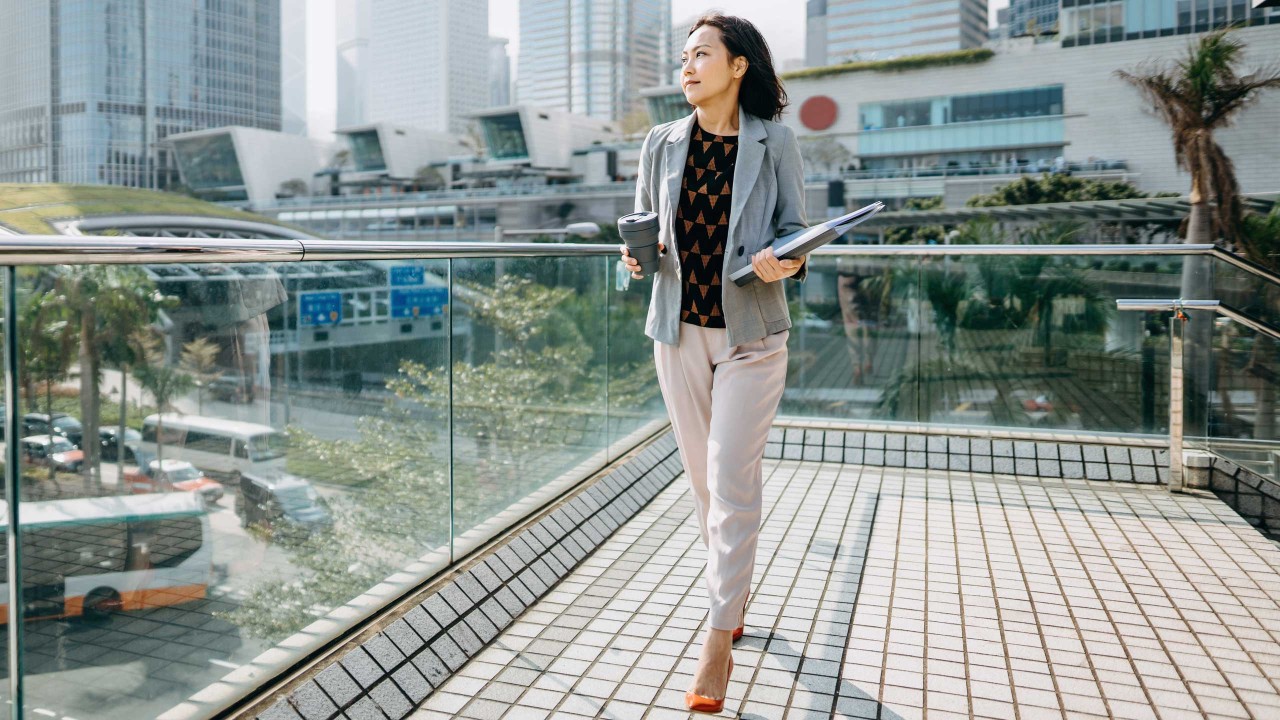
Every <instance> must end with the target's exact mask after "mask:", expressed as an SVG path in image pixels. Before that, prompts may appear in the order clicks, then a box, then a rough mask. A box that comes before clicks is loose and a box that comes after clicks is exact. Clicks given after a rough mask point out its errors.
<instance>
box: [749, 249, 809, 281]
mask: <svg viewBox="0 0 1280 720" xmlns="http://www.w3.org/2000/svg"><path fill="white" fill-rule="evenodd" d="M807 257H808V256H807V255H802V256H800V257H798V258H795V259H794V260H779V259H778V258H777V257H776V256H775V255H774V254H773V247H766V248H765V249H763V250H761V251H760V252H758V253H756V254H755V255H752V256H751V268H752V269H753V270H755V273H756V277H758V278H760V279H761V280H763V281H765V282H776V281H778V280H781V279H782V278H786V277H791V276H792V275H795V274H796V273H797V272H799V271H800V266H801V265H804V261H805V259H806V258H807Z"/></svg>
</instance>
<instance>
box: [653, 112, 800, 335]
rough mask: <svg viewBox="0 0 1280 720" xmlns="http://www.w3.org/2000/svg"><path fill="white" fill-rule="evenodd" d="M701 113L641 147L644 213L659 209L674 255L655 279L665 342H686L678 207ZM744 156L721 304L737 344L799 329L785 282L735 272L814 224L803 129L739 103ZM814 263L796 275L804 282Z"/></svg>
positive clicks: (657, 323) (658, 327) (663, 235)
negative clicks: (808, 207)
mask: <svg viewBox="0 0 1280 720" xmlns="http://www.w3.org/2000/svg"><path fill="white" fill-rule="evenodd" d="M695 114H696V113H690V114H689V117H687V118H683V119H681V120H673V121H672V122H669V123H664V124H662V125H658V126H655V127H654V128H653V129H651V130H650V131H649V134H648V136H646V137H645V139H644V145H643V146H642V147H641V149H640V173H639V176H638V177H637V178H636V206H635V209H636V212H639V211H642V210H643V211H649V212H656V213H658V227H659V234H658V238H659V239H660V240H661V241H662V242H663V243H664V244H665V245H666V247H667V252H666V254H664V255H663V257H662V259H661V262H660V263H659V267H658V272H657V273H656V274H655V275H654V278H653V294H652V296H651V298H650V300H649V317H648V319H647V320H646V321H645V326H644V332H645V334H646V335H648V336H649V337H651V338H653V339H654V340H656V341H658V342H664V343H667V344H668V345H678V344H679V342H680V292H681V277H680V261H679V260H678V258H679V253H677V252H672V251H673V250H675V249H676V234H675V227H676V225H675V222H676V204H677V202H678V201H679V192H680V180H681V178H682V177H683V175H684V168H685V163H686V160H687V158H688V154H689V136H690V134H691V131H692V128H693V122H694V117H695ZM738 143H739V144H738V158H737V166H736V168H735V169H734V174H733V192H732V194H731V197H732V202H731V203H730V205H729V239H728V245H726V247H725V251H724V268H722V270H721V272H720V277H721V278H725V280H724V282H723V283H722V285H721V304H722V306H723V308H722V309H723V311H724V319H725V327H726V329H727V330H728V338H727V339H728V341H729V345H731V346H732V345H741V344H743V343H748V342H751V341H753V340H759V339H761V338H763V337H765V336H766V335H772V334H773V333H776V332H781V331H783V330H786V329H787V328H790V327H791V316H790V313H789V311H788V309H787V298H786V293H785V292H784V290H783V287H782V285H783V283H782V281H781V280H779V281H776V282H769V283H767V282H763V281H760V280H756V281H755V282H752V283H751V284H749V285H747V286H745V287H738V286H737V285H736V284H734V283H733V282H732V281H729V280H727V278H728V276H729V275H730V274H731V273H733V272H735V271H736V270H737V269H738V268H740V267H743V266H744V265H749V264H751V256H752V255H753V254H755V253H756V252H758V251H759V250H761V249H763V248H764V247H765V246H766V245H767V244H768V243H769V242H771V241H772V240H773V239H774V238H777V237H779V236H782V235H786V234H788V233H792V232H795V231H796V230H799V229H801V228H804V227H807V226H808V222H807V221H806V220H805V214H804V171H803V169H802V167H801V161H800V145H799V143H798V142H797V141H796V135H795V132H794V131H792V129H791V128H789V127H787V126H786V125H783V124H782V123H776V122H772V121H770V120H762V119H760V118H758V117H756V116H754V115H752V114H751V113H748V112H746V111H745V110H743V109H742V107H741V106H739V107H738ZM807 270H808V263H805V264H804V265H802V266H801V267H800V270H799V271H798V272H797V273H796V274H795V275H793V276H792V278H794V279H795V280H804V276H805V275H806V274H807Z"/></svg>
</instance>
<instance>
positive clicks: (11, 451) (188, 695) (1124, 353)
mask: <svg viewBox="0 0 1280 720" xmlns="http://www.w3.org/2000/svg"><path fill="white" fill-rule="evenodd" d="M616 252H617V249H616V248H615V247H614V246H610V245H559V244H515V243H510V244H508V243H503V244H486V243H458V244H448V243H444V244H441V243H426V242H398V243H395V244H394V245H384V246H377V245H371V244H370V243H367V242H345V241H333V240H312V239H300V240H269V241H268V240H263V241H253V240H233V241H220V240H200V241H199V242H195V241H190V240H182V239H174V238H132V237H42V236H23V237H14V238H4V239H3V240H0V265H3V266H4V267H5V272H4V276H3V282H4V302H5V313H4V317H5V318H6V319H15V320H16V322H8V323H6V327H5V331H6V334H5V350H6V403H7V404H6V406H5V411H4V421H5V432H6V435H5V441H6V443H7V445H6V453H5V457H6V458H7V461H6V468H5V492H6V495H5V497H6V498H7V499H9V500H10V502H9V503H8V505H7V507H6V512H7V526H6V536H7V540H8V553H7V555H6V559H7V561H8V562H7V568H6V571H7V573H8V585H7V586H6V587H5V588H4V590H3V591H4V593H6V595H7V603H8V609H9V610H8V615H7V618H8V619H10V620H16V619H17V618H18V617H19V616H22V617H26V618H29V619H31V620H32V622H12V621H11V622H10V623H9V628H8V631H9V664H8V668H9V669H10V673H11V677H10V678H9V685H8V687H9V693H10V694H9V695H8V696H7V699H10V700H12V701H13V702H14V703H15V705H16V706H17V707H20V708H26V710H25V711H24V712H25V713H27V715H28V716H30V717H36V716H41V715H44V714H45V713H54V714H56V715H59V716H63V715H65V716H70V717H78V718H86V717H94V718H138V717H156V716H163V715H164V714H165V713H167V712H170V711H171V709H172V708H174V707H176V706H178V705H180V704H183V703H186V702H187V701H188V700H189V699H192V698H195V700H192V702H191V703H190V704H189V705H188V706H197V707H200V708H204V709H207V710H208V712H209V713H214V712H216V711H217V710H218V709H219V708H222V707H225V706H227V705H228V704H230V703H232V702H235V701H236V700H237V699H238V698H239V697H241V696H243V695H245V694H247V693H250V692H251V691H253V690H254V689H255V688H256V687H258V686H259V685H261V684H262V683H264V682H267V681H268V680H269V679H271V678H273V677H276V676H278V675H279V674H280V673H282V672H284V671H285V670H287V669H288V668H289V667H291V666H293V665H294V664H296V663H298V662H299V661H300V660H301V659H303V658H304V657H306V656H307V655H308V654H310V653H312V652H315V651H316V650H317V649H319V648H322V647H325V646H328V645H330V644H332V643H333V642H334V641H335V639H337V638H340V637H342V635H343V634H344V633H346V632H348V631H349V630H350V629H351V628H352V627H353V626H355V625H356V624H358V623H360V622H361V621H362V620H363V619H365V618H368V617H370V616H371V615H372V614H373V613H375V612H377V611H378V610H379V609H380V608H383V607H385V606H386V605H388V604H389V603H392V602H394V601H395V600H396V599H398V598H400V597H403V596H404V595H405V594H406V593H408V592H411V591H412V590H413V589H414V588H417V587H419V586H421V585H422V584H423V583H424V582H426V581H428V580H429V579H431V578H433V577H435V576H437V575H439V574H440V573H441V572H443V571H445V570H447V569H448V568H449V567H450V566H451V565H453V563H454V562H455V561H456V560H457V559H458V558H460V557H463V556H465V555H466V554H467V553H469V552H471V551H473V550H475V549H476V548H478V547H480V546H482V545H483V544H485V543H486V542H488V541H490V540H491V539H493V538H495V537H496V536H498V535H500V534H502V533H504V532H505V531H506V530H508V529H509V528H511V527H512V526H514V525H516V524H518V523H520V522H521V521H522V520H523V519H524V518H527V517H529V516H530V515H531V514H533V513H535V512H537V511H538V510H539V509H541V508H543V507H545V506H546V505H547V504H548V503H549V502H552V501H554V500H555V498H556V497H558V496H559V495H561V494H562V493H564V492H565V491H567V490H569V489H571V488H572V487H574V486H575V485H576V484H577V483H579V482H580V481H581V480H582V479H584V478H586V477H588V476H589V475H591V474H592V473H593V472H595V471H597V470H598V469H600V468H601V467H603V466H604V465H606V464H607V463H609V462H610V461H611V460H613V459H616V458H618V457H619V456H621V455H622V454H624V453H626V452H627V451H629V450H631V449H632V448H634V447H635V446H636V445H637V444H639V443H640V442H642V441H643V440H644V439H645V438H647V437H650V436H651V435H652V434H653V433H654V432H655V431H656V430H658V429H660V428H661V427H663V425H664V424H665V422H666V411H665V408H664V407H663V405H662V402H661V398H660V394H659V392H658V389H657V383H656V380H655V378H654V374H653V369H652V359H651V358H652V350H651V343H650V341H649V340H648V339H647V338H645V337H644V335H643V319H644V317H645V313H646V309H647V305H648V298H649V286H648V282H647V281H642V282H630V283H629V287H628V283H627V282H626V281H625V276H623V275H620V274H619V273H618V268H617V265H616ZM301 262H307V263H309V264H310V266H311V270H312V271H311V272H308V273H306V276H307V277H306V278H305V279H300V278H298V277H294V275H296V274H293V273H289V272H286V270H287V269H288V268H290V267H291V266H292V264H296V263H301ZM182 263H185V264H191V265H192V266H196V265H200V266H207V267H203V270H204V271H203V272H200V273H180V272H179V273H173V274H172V277H174V278H177V277H181V280H176V279H166V278H167V277H169V276H167V275H166V274H165V273H164V272H144V271H143V270H142V269H141V268H139V267H138V266H147V267H148V269H150V270H157V269H162V268H163V267H164V266H172V265H174V264H182ZM811 263H812V265H811V268H810V271H809V273H810V274H809V278H808V279H807V280H806V281H805V282H804V283H803V284H792V285H790V287H789V292H790V293H791V295H792V297H793V300H792V319H793V323H794V327H793V328H792V330H791V337H790V340H789V348H790V357H791V367H790V374H789V379H788V385H787V391H786V394H785V395H784V397H783V401H782V407H781V410H780V414H781V415H783V416H787V417H792V418H807V419H817V420H821V421H824V422H829V423H832V424H836V425H849V424H852V423H857V422H859V421H875V422H877V423H879V424H884V423H895V422H902V423H912V424H919V423H927V424H931V425H937V426H965V427H967V428H969V429H972V428H975V427H978V428H993V429H994V428H1004V429H1008V428H1014V429H1020V430H1035V431H1038V432H1064V433H1071V434H1075V435H1079V434H1082V433H1083V434H1116V433H1122V434H1132V435H1146V436H1159V437H1167V436H1168V432H1169V428H1168V424H1167V418H1168V415H1169V377H1170V369H1169V357H1170V355H1169V351H1168V348H1169V345H1168V343H1169V337H1168V335H1167V333H1166V332H1165V330H1163V328H1167V327H1168V326H1167V320H1166V316H1167V313H1163V314H1162V313H1160V312H1156V311H1151V312H1130V313H1117V312H1116V311H1115V307H1116V300H1117V299H1122V298H1168V297H1189V295H1188V293H1189V292H1203V293H1204V297H1203V298H1199V299H1221V300H1223V301H1224V302H1228V303H1230V304H1231V305H1233V306H1235V307H1237V308H1238V309H1240V310H1241V311H1242V312H1244V313H1246V314H1247V315H1248V316H1249V317H1252V318H1255V319H1258V320H1262V321H1264V322H1270V323H1273V324H1274V323H1275V322H1276V318H1275V317H1274V316H1275V315H1276V314H1277V313H1280V304H1278V303H1276V302H1275V300H1276V293H1277V292H1280V290H1277V287H1278V286H1280V281H1278V279H1277V278H1276V277H1275V276H1274V275H1272V274H1270V273H1268V272H1266V271H1264V270H1261V269H1260V268H1257V267H1254V266H1253V265H1251V264H1249V263H1247V262H1244V261H1241V260H1239V259H1238V258H1235V257H1234V256H1231V255H1228V254H1226V253H1223V252H1222V251H1220V250H1217V249H1215V248H1214V247H1212V246H1202V245H1143V246H1116V245H1106V246H1092V245H1089V246H1063V245H1044V246H1034V245H1031V246H1028V245H1019V246H1003V245H1001V246H996V245H992V246H840V247H827V248H823V249H822V250H819V251H817V252H815V254H814V256H813V257H812V258H811ZM231 265H235V266H236V267H238V268H240V269H241V270H242V272H225V271H224V272H219V271H218V268H219V267H230V266H231ZM326 268H331V269H332V271H333V272H332V273H331V274H327V273H326ZM1197 322H1198V320H1197V318H1196V317H1194V316H1193V317H1192V319H1191V323H1192V325H1190V326H1188V337H1189V338H1193V339H1194V338H1203V337H1204V333H1205V331H1207V332H1208V335H1207V337H1208V340H1207V342H1199V341H1189V342H1188V346H1189V348H1188V354H1187V356H1186V367H1187V368H1188V372H1187V388H1186V392H1187V395H1186V397H1185V402H1186V406H1187V409H1188V411H1187V428H1188V430H1187V435H1188V437H1189V438H1191V439H1192V440H1193V441H1194V442H1200V441H1203V443H1204V444H1205V445H1206V446H1207V447H1208V448H1209V449H1211V450H1214V451H1217V452H1220V453H1223V454H1226V455H1229V456H1231V455H1232V454H1233V453H1234V454H1235V455H1234V456H1235V457H1239V458H1241V459H1242V460H1243V461H1252V459H1253V458H1256V457H1262V458H1263V459H1264V460H1265V462H1263V461H1259V463H1256V464H1257V466H1258V467H1263V466H1264V465H1266V467H1269V465H1267V463H1270V462H1271V457H1273V455H1271V454H1270V453H1271V450H1272V449H1273V448H1275V447H1276V446H1277V442H1276V438H1277V436H1276V423H1275V414H1276V409H1275V404H1276V403H1275V397H1276V394H1275V391H1274V386H1275V381H1276V380H1275V377H1274V375H1273V369H1274V368H1275V366H1276V363H1275V361H1274V348H1273V345H1272V344H1271V343H1270V340H1269V339H1264V338H1259V337H1256V336H1255V335H1253V334H1251V333H1248V332H1238V331H1237V329H1236V326H1234V325H1233V326H1223V325H1218V326H1216V327H1214V326H1213V323H1212V321H1211V320H1207V319H1206V320H1203V322H1204V323H1207V324H1205V325H1203V326H1199V325H1196V324H1195V323H1197ZM1197 333H1201V334H1200V335H1197ZM1197 343H1198V344H1197ZM1197 353H1198V354H1197ZM94 377H98V378H99V380H98V381H97V382H96V383H95V382H94V381H93V378H94ZM68 378H71V379H68ZM63 413H65V415H66V416H70V417H64V416H63V415H61V414H63ZM73 420H78V421H79V423H75V422H72V421H73ZM42 423H43V424H42ZM77 425H78V426H79V427H77ZM122 426H123V427H124V432H123V433H122V432H121V427H122ZM1241 436H1244V438H1247V439H1249V440H1250V442H1252V443H1253V444H1252V445H1250V446H1249V450H1248V452H1249V453H1250V454H1249V455H1248V457H1245V455H1243V454H1242V453H1243V451H1240V450H1239V449H1238V448H1240V447H1241V444H1240V442H1241V440H1242V437H1241ZM121 437H123V438H124V440H123V442H121V441H119V440H118V439H117V438H121ZM77 442H78V443H79V445H80V446H81V448H82V450H81V451H76V450H74V449H72V448H71V447H70V445H71V444H73V443H77ZM80 452H83V454H84V457H82V456H81V455H80V454H79V453H80ZM93 456H98V457H100V458H101V460H100V462H97V463H94V462H93V459H94V458H93ZM1264 469H1265V468H1264ZM1268 472H1269V471H1268ZM68 616H72V617H74V618H75V622H64V621H63V619H65V618H67V617H68ZM37 618H43V619H41V620H39V621H36V619H37ZM126 667H128V668H133V669H132V670H129V671H128V672H127V673H126V671H125V670H124V668H126ZM101 670H110V671H111V672H101ZM130 673H131V674H130ZM104 696H110V697H112V698H115V700H113V702H111V703H110V704H109V705H107V706H104V705H103V704H102V702H101V700H100V698H102V697H104Z"/></svg>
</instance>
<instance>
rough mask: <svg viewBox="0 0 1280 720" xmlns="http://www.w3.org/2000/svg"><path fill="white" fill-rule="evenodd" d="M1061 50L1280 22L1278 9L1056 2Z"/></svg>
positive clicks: (1214, 2) (1201, 2)
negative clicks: (1058, 11)
mask: <svg viewBox="0 0 1280 720" xmlns="http://www.w3.org/2000/svg"><path fill="white" fill-rule="evenodd" d="M1061 2H1062V6H1061V10H1060V14H1059V29H1060V34H1061V36H1062V44H1063V46H1065V47H1074V46H1076V45H1098V44H1100V43H1111V42H1121V41H1124V40H1140V39H1144V38H1154V37H1165V36H1168V35H1186V34H1188V33H1200V32H1206V31H1208V30H1212V29H1214V28H1220V27H1226V26H1228V25H1245V26H1251V25H1266V24H1269V23H1271V24H1274V23H1280V8H1275V7H1272V8H1265V7H1260V6H1259V7H1250V4H1249V3H1248V2H1246V1H1245V0H1176V2H1175V0H1061Z"/></svg>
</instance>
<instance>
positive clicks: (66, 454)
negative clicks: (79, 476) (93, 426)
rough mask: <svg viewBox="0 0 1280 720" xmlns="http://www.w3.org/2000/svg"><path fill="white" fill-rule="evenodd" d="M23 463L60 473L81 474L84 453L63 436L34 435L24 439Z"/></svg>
mask: <svg viewBox="0 0 1280 720" xmlns="http://www.w3.org/2000/svg"><path fill="white" fill-rule="evenodd" d="M21 442H22V461H23V462H24V463H26V464H27V465H29V466H39V467H47V468H51V469H53V470H57V471H59V472H80V467H81V466H82V465H84V451H83V450H81V449H79V448H77V447H76V446H75V445H72V444H71V441H70V440H68V439H66V438H64V437H62V436H61V435H32V436H30V437H24V438H22V441H21Z"/></svg>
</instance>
